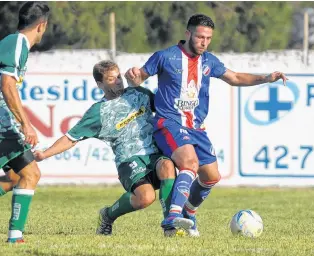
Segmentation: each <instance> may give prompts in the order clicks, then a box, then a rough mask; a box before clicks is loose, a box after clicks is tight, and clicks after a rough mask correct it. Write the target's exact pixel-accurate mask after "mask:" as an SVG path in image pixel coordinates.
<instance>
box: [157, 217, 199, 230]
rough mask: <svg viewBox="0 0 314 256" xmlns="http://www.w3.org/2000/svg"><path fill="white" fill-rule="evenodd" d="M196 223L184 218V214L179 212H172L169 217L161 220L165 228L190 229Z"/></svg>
mask: <svg viewBox="0 0 314 256" xmlns="http://www.w3.org/2000/svg"><path fill="white" fill-rule="evenodd" d="M193 225H194V222H193V221H191V220H189V219H186V218H183V215H182V214H179V213H170V214H169V215H168V216H167V218H165V219H164V220H163V221H162V222H161V227H162V228H163V229H171V228H177V229H180V228H182V229H185V230H188V229H190V228H191V227H192V226H193Z"/></svg>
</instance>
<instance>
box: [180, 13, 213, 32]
mask: <svg viewBox="0 0 314 256" xmlns="http://www.w3.org/2000/svg"><path fill="white" fill-rule="evenodd" d="M197 26H204V27H210V28H212V29H215V24H214V22H213V20H212V19H211V18H210V17H208V16H206V15H204V14H194V15H193V16H191V17H190V19H189V21H188V25H187V26H186V28H187V29H190V28H191V27H197Z"/></svg>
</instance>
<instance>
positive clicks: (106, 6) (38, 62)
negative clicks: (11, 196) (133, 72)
mask: <svg viewBox="0 0 314 256" xmlns="http://www.w3.org/2000/svg"><path fill="white" fill-rule="evenodd" d="M22 3H23V2H6V3H3V4H2V5H1V8H0V13H1V17H2V21H4V23H6V24H7V25H8V26H2V27H1V29H0V35H1V36H5V35H6V34H7V33H8V32H14V26H15V24H16V17H15V16H14V12H15V11H17V10H18V8H19V6H20V5H21V4H22ZM49 5H50V7H51V8H52V14H51V18H50V22H49V28H48V31H47V33H46V34H45V36H44V38H43V41H42V43H41V44H40V45H39V46H35V47H34V48H33V49H32V51H33V52H32V53H31V54H30V56H29V60H28V71H27V76H26V78H25V81H24V84H23V86H22V88H21V98H22V101H23V104H24V106H25V107H26V109H27V112H28V114H29V116H30V119H31V121H32V123H33V125H34V126H35V127H36V128H37V131H38V134H39V137H40V138H39V139H40V144H39V145H38V148H45V147H48V146H50V145H51V144H52V143H53V142H54V141H55V140H56V139H57V138H59V137H60V136H62V135H63V134H64V133H65V132H66V131H67V130H68V129H69V128H70V127H72V126H73V125H74V124H75V123H76V122H77V121H78V119H79V117H81V116H82V115H83V114H84V112H85V111H86V110H87V109H88V107H89V106H90V105H91V104H92V103H93V102H95V101H96V100H99V99H100V98H101V97H102V94H101V92H100V91H99V90H98V89H97V88H96V84H95V82H94V80H93V77H92V74H91V71H92V67H93V65H94V64H95V63H96V62H98V61H100V60H103V59H114V60H115V61H117V63H118V64H119V66H120V67H121V71H122V73H124V72H125V71H126V70H127V69H128V68H130V67H132V66H138V67H141V66H142V65H143V64H144V63H145V61H146V60H147V59H148V58H149V56H150V55H151V53H152V52H153V51H155V50H158V49H160V48H164V47H167V46H169V45H171V44H175V43H177V42H178V40H179V39H181V38H182V36H183V34H184V29H185V27H184V26H185V24H186V21H187V19H188V17H189V16H190V15H191V14H193V13H195V12H199V11H202V12H204V13H206V14H208V15H209V16H211V17H212V18H213V20H214V21H215V24H216V29H215V33H214V38H213V42H212V44H211V45H210V49H209V50H210V51H214V52H215V54H216V55H217V56H218V57H219V58H220V59H221V61H222V62H224V63H225V66H226V67H227V68H229V69H231V70H234V71H239V72H249V73H261V74H264V73H265V74H266V73H270V72H273V71H276V70H279V71H282V72H285V73H286V74H287V75H288V77H289V79H290V80H289V83H288V86H287V88H284V87H283V86H282V84H281V83H280V82H278V83H276V84H274V85H268V84H266V85H261V86H256V87H252V88H241V89H239V88H231V87H230V86H228V85H227V84H225V83H223V82H222V81H220V80H217V79H212V84H211V92H210V96H211V100H210V112H209V116H208V118H207V119H206V124H205V125H206V127H207V131H208V134H209V137H210V139H211V140H212V142H213V143H214V147H215V150H216V154H217V156H218V161H219V166H220V171H221V174H222V177H223V179H222V181H221V182H220V185H294V186H303V185H312V184H314V169H313V166H314V149H313V140H312V139H311V132H310V131H311V130H313V128H314V123H313V122H312V121H311V120H312V118H313V117H314V114H313V105H314V73H313V55H314V54H313V52H312V51H311V50H308V48H309V49H311V47H313V46H314V9H312V8H310V7H311V6H314V5H313V3H305V2H301V3H297V2H275V3H270V2H265V3H264V2H196V3H191V2H150V3H149V2H141V5H140V6H138V5H137V3H136V2H90V3H87V2H50V3H49ZM135 11H136V16H134V12H135ZM278 12H280V15H277V14H276V13H278ZM304 13H307V14H308V28H309V30H308V36H307V37H306V39H307V40H306V42H307V43H308V44H307V46H308V48H304V47H303V46H304V43H303V41H304V40H303V39H304V32H303V31H304ZM113 15H114V17H113ZM4 23H3V24H4ZM278 31H280V33H279V32H278ZM125 84H126V83H125ZM144 86H145V87H147V88H149V89H151V90H152V91H155V90H156V87H157V79H156V77H153V78H150V79H149V80H148V81H146V82H145V84H144ZM292 134H293V136H292ZM40 168H41V170H42V173H43V175H42V179H41V181H40V184H47V183H53V184H55V183H116V182H117V176H116V168H115V165H114V162H113V155H112V152H111V149H110V148H109V147H108V145H105V144H103V143H102V142H98V141H96V140H88V141H84V142H81V143H79V144H78V146H76V147H75V148H74V149H71V150H69V151H68V152H65V153H62V154H60V155H57V156H55V157H52V158H50V159H48V160H46V161H44V162H42V163H40Z"/></svg>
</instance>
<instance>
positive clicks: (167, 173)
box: [156, 160, 175, 180]
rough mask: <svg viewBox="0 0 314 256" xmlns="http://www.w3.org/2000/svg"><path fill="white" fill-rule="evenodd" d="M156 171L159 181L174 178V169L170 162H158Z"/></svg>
mask: <svg viewBox="0 0 314 256" xmlns="http://www.w3.org/2000/svg"><path fill="white" fill-rule="evenodd" d="M156 169H157V175H158V178H159V179H160V180H164V179H174V178H175V168H174V164H173V162H172V161H171V160H161V161H159V162H158V164H157V168H156Z"/></svg>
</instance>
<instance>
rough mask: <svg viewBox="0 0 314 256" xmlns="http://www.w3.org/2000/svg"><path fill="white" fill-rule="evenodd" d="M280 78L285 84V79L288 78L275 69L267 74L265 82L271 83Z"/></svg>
mask: <svg viewBox="0 0 314 256" xmlns="http://www.w3.org/2000/svg"><path fill="white" fill-rule="evenodd" d="M279 79H282V82H283V85H284V86H286V81H287V80H289V79H288V78H287V77H286V76H285V74H284V73H282V72H279V71H275V72H273V73H271V74H269V75H268V76H267V82H269V83H273V82H276V81H278V80H279Z"/></svg>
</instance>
